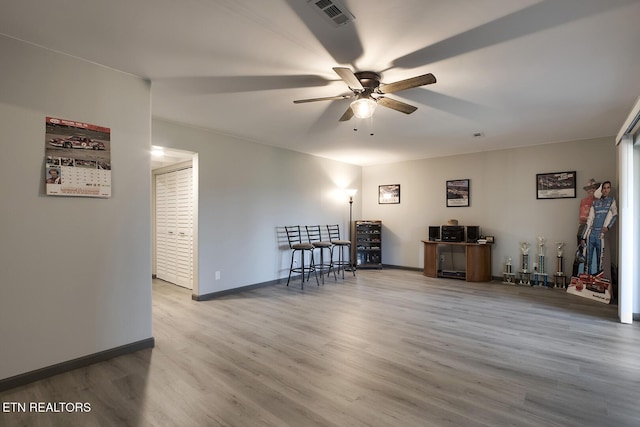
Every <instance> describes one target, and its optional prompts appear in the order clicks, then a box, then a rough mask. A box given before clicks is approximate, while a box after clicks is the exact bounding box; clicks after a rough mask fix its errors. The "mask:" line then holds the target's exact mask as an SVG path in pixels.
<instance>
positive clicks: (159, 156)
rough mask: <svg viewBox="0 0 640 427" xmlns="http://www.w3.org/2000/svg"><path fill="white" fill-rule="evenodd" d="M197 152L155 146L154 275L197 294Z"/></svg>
mask: <svg viewBox="0 0 640 427" xmlns="http://www.w3.org/2000/svg"><path fill="white" fill-rule="evenodd" d="M196 183H197V154H195V153H192V152H187V151H182V150H175V149H168V148H163V147H153V156H152V189H153V195H152V204H153V276H154V278H157V279H161V280H164V281H166V282H169V283H172V284H175V285H178V286H181V287H184V288H187V289H190V290H192V292H193V293H194V294H197V282H198V281H197V274H196V272H197V262H196V261H195V260H196V259H197V256H196V255H197V244H196V243H197V239H196V235H197V233H196V229H197V221H196V218H197V215H196V212H197V209H196V207H197V191H196V189H197V184H196Z"/></svg>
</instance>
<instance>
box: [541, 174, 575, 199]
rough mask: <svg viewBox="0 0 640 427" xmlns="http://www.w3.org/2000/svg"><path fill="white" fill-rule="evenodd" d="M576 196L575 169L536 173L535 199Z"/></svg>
mask: <svg viewBox="0 0 640 427" xmlns="http://www.w3.org/2000/svg"><path fill="white" fill-rule="evenodd" d="M575 197H576V171H569V172H552V173H539V174H536V199H567V198H568V199H571V198H575Z"/></svg>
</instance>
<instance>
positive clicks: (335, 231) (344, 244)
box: [327, 224, 356, 279]
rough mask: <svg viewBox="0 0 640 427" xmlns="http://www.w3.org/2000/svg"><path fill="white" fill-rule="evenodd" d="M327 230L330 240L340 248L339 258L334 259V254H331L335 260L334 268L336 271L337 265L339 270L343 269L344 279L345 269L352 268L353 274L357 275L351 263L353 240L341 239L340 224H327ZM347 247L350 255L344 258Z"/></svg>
mask: <svg viewBox="0 0 640 427" xmlns="http://www.w3.org/2000/svg"><path fill="white" fill-rule="evenodd" d="M327 232H328V233H329V241H330V242H331V243H332V244H333V247H334V248H338V260H337V261H334V260H333V254H332V255H331V260H332V262H333V268H334V272H335V268H336V266H337V267H338V270H340V269H342V278H343V279H344V270H345V269H346V268H347V266H348V267H349V268H351V271H352V272H353V275H354V276H355V275H356V269H355V266H354V265H353V264H352V263H351V240H341V239H340V226H339V225H338V224H336V225H327ZM345 248H346V249H347V250H348V251H349V252H348V257H347V259H346V260H345V258H344V250H345Z"/></svg>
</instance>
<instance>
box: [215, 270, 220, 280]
mask: <svg viewBox="0 0 640 427" xmlns="http://www.w3.org/2000/svg"><path fill="white" fill-rule="evenodd" d="M216 280H220V272H219V271H216Z"/></svg>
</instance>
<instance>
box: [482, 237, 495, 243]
mask: <svg viewBox="0 0 640 427" xmlns="http://www.w3.org/2000/svg"><path fill="white" fill-rule="evenodd" d="M484 239H485V240H486V241H487V243H494V238H493V236H484Z"/></svg>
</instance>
